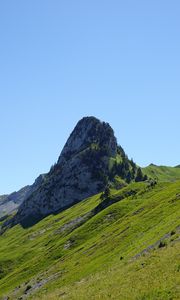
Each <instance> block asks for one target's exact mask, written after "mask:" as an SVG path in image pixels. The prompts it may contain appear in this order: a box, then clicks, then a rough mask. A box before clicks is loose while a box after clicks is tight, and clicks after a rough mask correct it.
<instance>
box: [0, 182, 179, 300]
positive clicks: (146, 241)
mask: <svg viewBox="0 0 180 300" xmlns="http://www.w3.org/2000/svg"><path fill="white" fill-rule="evenodd" d="M101 201H102V200H100V194H98V195H95V196H93V197H91V198H88V199H86V200H84V201H82V202H80V203H78V204H76V205H74V206H72V207H71V208H69V209H67V210H64V211H63V212H60V213H59V214H56V215H50V216H48V217H47V218H45V219H43V220H41V221H40V222H39V223H37V224H36V225H34V226H32V227H30V228H28V229H23V227H21V225H19V224H18V225H16V226H15V227H13V228H11V229H9V230H8V231H6V232H5V233H4V234H3V235H2V236H0V270H1V272H0V276H1V280H0V295H1V297H2V298H1V299H4V298H3V295H4V297H5V295H6V296H7V295H8V296H9V298H8V299H26V298H28V299H129V300H133V299H141V300H142V299H153V300H154V299H163V300H166V299H169V300H170V299H179V297H180V294H179V284H180V276H179V272H180V265H179V261H180V260H179V258H180V257H179V253H180V245H179V231H180V227H179V225H180V224H179V217H180V213H179V212H180V181H177V182H174V183H172V182H169V183H158V184H157V185H154V186H152V185H151V184H150V183H148V182H139V183H131V184H129V185H128V186H126V187H124V188H123V189H121V190H115V189H111V194H110V196H109V198H108V199H105V200H103V202H104V203H105V204H106V205H103V202H102V203H101ZM21 297H22V298H21Z"/></svg>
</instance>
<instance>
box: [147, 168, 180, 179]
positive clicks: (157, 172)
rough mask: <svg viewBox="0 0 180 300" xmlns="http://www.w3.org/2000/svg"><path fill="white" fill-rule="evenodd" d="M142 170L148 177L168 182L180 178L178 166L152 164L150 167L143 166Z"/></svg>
mask: <svg viewBox="0 0 180 300" xmlns="http://www.w3.org/2000/svg"><path fill="white" fill-rule="evenodd" d="M142 170H143V173H144V174H146V175H147V176H148V177H150V178H153V179H157V180H159V181H167V182H168V181H175V180H178V179H179V180H180V168H178V167H167V166H156V165H154V164H150V165H149V166H148V167H145V168H142Z"/></svg>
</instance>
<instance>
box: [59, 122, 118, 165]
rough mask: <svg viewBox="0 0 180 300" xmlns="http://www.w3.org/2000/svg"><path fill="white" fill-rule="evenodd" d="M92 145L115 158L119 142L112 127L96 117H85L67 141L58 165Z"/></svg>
mask: <svg viewBox="0 0 180 300" xmlns="http://www.w3.org/2000/svg"><path fill="white" fill-rule="evenodd" d="M92 145H94V146H96V147H100V148H103V149H106V150H107V152H108V154H109V155H110V156H115V155H116V153H117V141H116V138H115V136H114V131H113V129H112V128H111V126H110V125H109V124H108V123H105V122H101V121H100V120H98V119H97V118H95V117H84V118H83V119H81V120H80V121H79V122H78V123H77V125H76V127H75V128H74V130H73V132H72V133H71V135H70V137H69V139H68V140H67V142H66V144H65V146H64V148H63V150H62V152H61V155H60V157H59V159H58V164H61V163H62V162H64V161H67V160H68V159H70V158H72V156H74V155H76V154H78V153H80V152H81V151H83V150H85V149H87V148H88V147H90V146H92Z"/></svg>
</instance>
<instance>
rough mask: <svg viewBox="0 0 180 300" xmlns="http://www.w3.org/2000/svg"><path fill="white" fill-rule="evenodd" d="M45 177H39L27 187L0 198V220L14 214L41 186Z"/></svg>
mask: <svg viewBox="0 0 180 300" xmlns="http://www.w3.org/2000/svg"><path fill="white" fill-rule="evenodd" d="M44 178H45V175H44V174H43V175H40V176H39V177H38V178H37V179H36V180H35V182H34V183H33V184H32V185H27V186H25V187H23V188H22V189H20V190H19V191H17V192H14V193H12V194H10V195H3V196H0V218H1V217H3V216H5V215H8V214H11V213H13V212H15V211H16V210H17V209H18V207H19V206H20V205H21V204H22V203H23V201H25V200H26V199H27V198H28V197H29V196H30V195H31V194H32V193H33V192H34V191H36V190H37V189H38V187H39V186H40V185H41V184H42V182H43V180H44Z"/></svg>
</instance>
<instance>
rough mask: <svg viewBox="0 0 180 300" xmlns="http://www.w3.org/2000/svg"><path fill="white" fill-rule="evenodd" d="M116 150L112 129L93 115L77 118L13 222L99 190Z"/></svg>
mask: <svg viewBox="0 0 180 300" xmlns="http://www.w3.org/2000/svg"><path fill="white" fill-rule="evenodd" d="M117 152H118V147H117V142H116V138H115V136H114V132H113V129H112V128H111V127H110V125H109V124H108V123H105V122H101V121H100V120H98V119H96V118H95V117H85V118H83V119H82V120H80V121H79V122H78V123H77V125H76V127H75V128H74V130H73V131H72V133H71V135H70V137H69V139H68V140H67V142H66V144H65V146H64V148H63V150H62V152H61V154H60V156H59V159H58V162H57V164H56V165H55V166H53V167H52V168H51V170H50V172H49V173H48V174H46V176H45V178H44V180H43V181H42V183H41V184H40V185H39V187H38V189H37V190H35V191H34V193H32V194H31V195H30V196H29V198H28V199H26V200H25V201H24V202H23V203H22V204H21V206H20V207H19V209H18V212H17V214H16V216H15V218H14V223H15V224H16V223H18V222H27V220H33V219H38V218H42V217H44V216H46V215H48V214H50V213H54V212H56V211H58V210H61V209H64V208H66V207H68V206H70V205H73V204H74V203H77V202H79V201H81V200H83V199H85V198H87V197H90V196H92V195H94V194H97V193H99V192H101V191H102V190H103V189H104V188H105V186H106V185H107V182H108V181H109V180H110V169H109V166H110V160H111V159H112V158H115V156H116V155H117Z"/></svg>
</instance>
